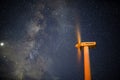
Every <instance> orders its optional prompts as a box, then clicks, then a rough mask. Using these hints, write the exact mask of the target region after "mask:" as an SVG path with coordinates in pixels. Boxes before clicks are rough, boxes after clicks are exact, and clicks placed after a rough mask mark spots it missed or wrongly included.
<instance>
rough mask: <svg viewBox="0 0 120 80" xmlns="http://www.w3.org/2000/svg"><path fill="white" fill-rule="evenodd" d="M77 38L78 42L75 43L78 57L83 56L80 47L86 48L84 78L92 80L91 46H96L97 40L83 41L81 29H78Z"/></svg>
mask: <svg viewBox="0 0 120 80" xmlns="http://www.w3.org/2000/svg"><path fill="white" fill-rule="evenodd" d="M78 33H79V34H78ZM77 38H78V43H77V44H76V45H75V47H76V48H77V49H78V58H79V57H81V53H80V49H81V48H83V50H84V80H91V70H90V59H89V48H93V47H95V46H96V42H81V38H80V32H79V30H77ZM78 60H79V59H78Z"/></svg>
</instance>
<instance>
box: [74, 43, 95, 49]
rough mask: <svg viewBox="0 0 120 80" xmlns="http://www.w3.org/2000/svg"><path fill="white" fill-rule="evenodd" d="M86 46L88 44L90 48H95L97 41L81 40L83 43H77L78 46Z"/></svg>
mask: <svg viewBox="0 0 120 80" xmlns="http://www.w3.org/2000/svg"><path fill="white" fill-rule="evenodd" d="M84 46H88V47H90V48H93V47H95V46H96V42H81V43H77V44H76V45H75V47H76V48H80V47H84Z"/></svg>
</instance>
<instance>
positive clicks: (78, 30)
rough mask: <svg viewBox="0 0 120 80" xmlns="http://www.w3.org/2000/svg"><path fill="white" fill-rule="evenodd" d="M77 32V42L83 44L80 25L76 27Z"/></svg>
mask: <svg viewBox="0 0 120 80" xmlns="http://www.w3.org/2000/svg"><path fill="white" fill-rule="evenodd" d="M76 31H77V41H78V43H81V34H80V29H79V25H78V24H77V25H76Z"/></svg>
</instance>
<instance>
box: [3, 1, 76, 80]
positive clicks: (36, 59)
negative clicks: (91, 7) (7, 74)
mask: <svg viewBox="0 0 120 80" xmlns="http://www.w3.org/2000/svg"><path fill="white" fill-rule="evenodd" d="M52 2H54V3H52ZM28 4H29V5H30V9H29V10H26V11H28V12H30V13H28V12H24V13H23V14H22V15H20V16H25V17H26V16H28V17H30V18H29V20H27V21H25V20H24V21H25V24H24V28H23V29H24V31H25V32H24V33H23V36H22V37H21V39H20V40H16V41H15V42H14V40H12V39H11V42H7V43H6V46H5V48H4V49H3V55H4V56H6V57H7V58H8V59H9V60H10V61H12V62H13V65H14V68H13V69H14V70H13V72H11V74H13V75H14V76H15V78H17V79H20V80H21V79H29V78H33V79H42V78H43V79H44V78H46V79H47V76H46V75H47V74H48V75H49V76H50V77H51V79H53V80H56V78H57V76H55V75H54V74H55V73H56V71H54V68H53V67H55V66H56V65H57V66H59V65H60V64H58V63H59V61H60V56H62V55H63V54H62V53H63V52H62V51H61V49H63V48H65V47H66V46H69V42H70V41H69V39H70V35H71V32H74V26H73V24H74V23H72V22H71V21H73V20H74V16H75V15H73V11H71V10H70V8H69V7H68V6H67V5H66V2H65V1H60V0H53V1H52V0H51V1H50V2H49V0H48V1H40V0H39V1H35V2H29V3H28ZM70 12H71V13H70ZM68 13H70V14H69V15H68ZM27 14H28V15H27ZM71 16H72V17H71ZM69 17H71V19H70V18H69ZM23 19H24V18H23ZM18 20H19V19H18ZM16 27H17V26H16ZM16 32H17V31H16ZM19 32H20V33H22V32H21V31H19ZM20 33H16V34H18V36H19V34H20ZM15 39H17V38H15ZM6 48H7V49H6ZM66 54H68V53H66ZM57 58H58V59H57ZM57 66H56V67H57ZM44 75H45V76H46V77H44ZM58 79H59V77H58ZM47 80H50V78H49V79H47Z"/></svg>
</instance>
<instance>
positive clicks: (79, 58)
mask: <svg viewBox="0 0 120 80" xmlns="http://www.w3.org/2000/svg"><path fill="white" fill-rule="evenodd" d="M77 61H78V64H79V63H80V61H81V50H80V48H78V53H77Z"/></svg>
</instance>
